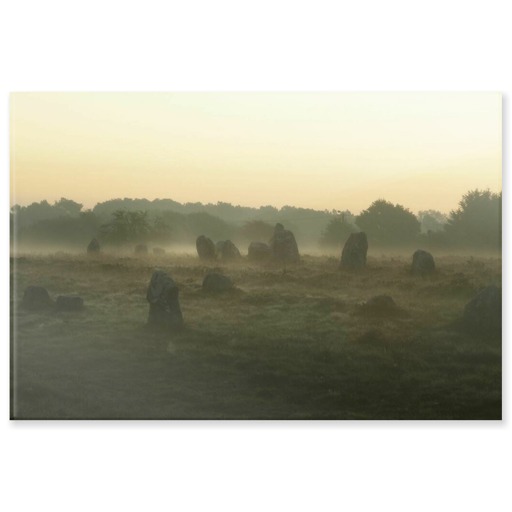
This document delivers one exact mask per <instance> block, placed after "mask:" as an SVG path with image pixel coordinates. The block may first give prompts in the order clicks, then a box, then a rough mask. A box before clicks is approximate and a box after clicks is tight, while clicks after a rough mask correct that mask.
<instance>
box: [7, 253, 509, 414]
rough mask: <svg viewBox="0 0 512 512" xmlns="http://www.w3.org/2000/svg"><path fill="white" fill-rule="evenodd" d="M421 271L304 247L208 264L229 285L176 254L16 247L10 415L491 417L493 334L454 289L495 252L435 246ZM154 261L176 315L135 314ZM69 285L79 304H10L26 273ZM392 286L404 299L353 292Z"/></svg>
mask: <svg viewBox="0 0 512 512" xmlns="http://www.w3.org/2000/svg"><path fill="white" fill-rule="evenodd" d="M436 264H437V267H438V271H437V272H436V274H435V275H434V276H432V277H428V278H418V277H413V276H411V275H410V274H409V272H408V265H409V258H402V257H399V256H394V257H385V256H381V257H374V258H372V257H370V258H369V261H368V267H367V268H366V269H365V270H364V271H360V272H348V271H340V270H338V260H337V259H335V258H329V257H313V256H305V257H304V258H303V261H302V263H301V264H300V265H299V266H297V267H290V268H287V269H283V268H279V267H272V266H258V265H250V264H248V262H247V261H246V260H244V261H242V262H240V263H237V264H233V265H230V266H225V265H218V268H219V269H220V270H221V271H222V272H225V273H226V274H227V275H229V276H230V277H232V278H233V280H234V282H235V286H236V289H235V290H233V291H232V292H230V293H227V294H224V295H216V296H212V295H208V294H205V293H203V291H202V289H201V282H202V279H203V277H204V275H205V274H206V272H207V271H208V270H210V269H211V268H213V266H212V267H208V266H205V265H204V264H202V263H201V262H200V261H199V260H198V259H197V258H195V257H192V256H183V255H172V254H170V255H166V256H159V257H156V256H147V257H145V258H144V257H143V258H136V257H117V256H115V255H110V256H109V255H102V256H101V257H97V258H87V257H85V256H71V255H66V254H59V255H54V256H32V255H24V256H19V257H17V258H15V259H14V260H13V264H12V273H13V277H14V283H15V286H14V288H13V297H12V300H13V305H14V306H15V307H14V311H13V317H12V320H13V328H14V329H13V330H14V337H13V338H14V343H13V348H12V356H13V357H12V372H11V375H12V377H13V378H12V382H11V388H12V400H11V402H12V411H11V415H12V416H13V417H14V418H272V419H287V418H319V419H321V418H337V419H387V418H392V419H399V418H408V419H451V418H455V419H457V418H470V419H498V418H501V340H496V339H482V338H473V337H471V336H469V335H468V334H465V333H463V332H461V331H460V330H459V329H458V328H457V326H456V323H457V320H458V319H459V318H460V316H461V314H462V311H463V308H464V305H465V303H466V302H467V301H468V300H469V299H470V298H471V297H472V296H473V295H474V293H475V292H476V291H477V290H478V289H480V288H481V287H483V286H486V285H488V284H491V283H494V284H500V283H501V260H500V259H497V258H494V259H493V258H476V259H475V258H469V257H466V256H464V257H456V256H452V257H450V256H444V257H441V258H436ZM155 268H161V269H164V270H166V271H168V272H169V273H170V275H171V276H172V277H173V279H174V280H175V281H177V283H178V284H179V287H180V290H181V291H180V302H181V306H182V310H183V316H184V319H185V322H186V327H185V329H184V330H183V331H182V332H180V333H178V334H175V335H172V336H167V337H166V336H162V335H156V334H154V333H151V332H149V331H148V330H147V329H146V327H145V322H146V317H147V311H148V305H147V302H146V300H145V293H146V287H147V285H148V282H149V279H150V277H151V274H152V272H153V270H154V269H155ZM31 284H37V285H41V286H44V287H46V288H47V289H48V291H49V292H50V294H51V295H52V297H56V296H57V295H59V294H74V293H76V294H79V295H81V296H82V297H83V298H84V301H85V305H86V307H85V309H84V310H83V311H81V312H78V313H56V312H46V313H31V312H27V311H24V310H22V309H21V308H19V307H17V305H18V303H19V301H20V299H21V297H22V294H23V291H24V289H25V287H26V286H28V285H31ZM380 294H387V295H391V296H392V297H393V299H394V300H395V302H396V304H397V306H398V308H399V313H398V314H393V315H373V314H371V313H368V312H364V310H363V311H362V309H361V307H360V305H361V304H362V303H363V302H364V301H366V300H367V299H369V298H370V297H372V296H375V295H380Z"/></svg>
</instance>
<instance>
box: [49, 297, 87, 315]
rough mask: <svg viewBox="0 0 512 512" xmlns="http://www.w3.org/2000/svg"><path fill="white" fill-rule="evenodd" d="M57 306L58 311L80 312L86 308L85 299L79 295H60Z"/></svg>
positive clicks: (56, 302)
mask: <svg viewBox="0 0 512 512" xmlns="http://www.w3.org/2000/svg"><path fill="white" fill-rule="evenodd" d="M55 306H56V308H57V310H58V311H80V310H81V309H82V308H83V307H84V299H82V297H79V296H78V295H59V296H58V297H57V300H56V301H55Z"/></svg>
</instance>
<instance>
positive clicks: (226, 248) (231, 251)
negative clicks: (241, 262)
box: [218, 240, 242, 261]
mask: <svg viewBox="0 0 512 512" xmlns="http://www.w3.org/2000/svg"><path fill="white" fill-rule="evenodd" d="M218 254H219V255H220V259H221V260H222V261H233V260H237V259H240V258H241V257H242V256H241V254H240V251H239V250H238V247H237V246H236V245H235V244H234V243H233V242H232V241H231V240H226V241H225V242H222V246H221V250H220V253H218Z"/></svg>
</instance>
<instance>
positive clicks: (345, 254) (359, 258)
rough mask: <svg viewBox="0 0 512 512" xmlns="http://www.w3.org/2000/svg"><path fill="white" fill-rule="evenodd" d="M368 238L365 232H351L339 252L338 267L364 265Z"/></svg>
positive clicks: (359, 266) (353, 267) (358, 266)
mask: <svg viewBox="0 0 512 512" xmlns="http://www.w3.org/2000/svg"><path fill="white" fill-rule="evenodd" d="M367 252H368V239H367V238H366V233H363V232H361V233H351V234H350V236H349V237H348V239H347V241H346V242H345V245H344V246H343V251H342V252H341V261H340V268H349V269H355V268H363V267H365V266H366V254H367Z"/></svg>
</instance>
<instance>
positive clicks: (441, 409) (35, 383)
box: [10, 92, 502, 420]
mask: <svg viewBox="0 0 512 512" xmlns="http://www.w3.org/2000/svg"><path fill="white" fill-rule="evenodd" d="M10 112H11V210H10V226H11V238H10V243H11V245H10V251H11V254H10V269H11V384H10V385H11V418H12V419H276V420H282V419H336V420H345V419H348V420H368V419H393V420H398V419H422V420H424V419H461V420H462V419H489V420H496V419H501V415H502V396H501V389H502V364H501V362H502V355H501V281H502V270H501V173H502V167H501V166H502V143H501V141H502V97H501V94H497V93H263V92H262V93H245V92H240V93H233V92H230V93H213V92H212V93H93V92H91V93H35V92H34V93H13V94H11V100H10Z"/></svg>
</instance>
